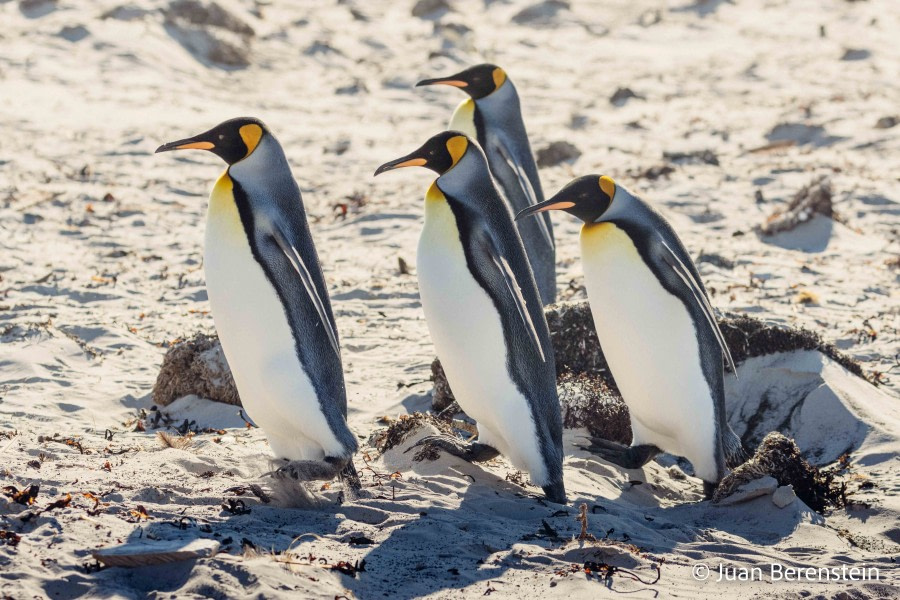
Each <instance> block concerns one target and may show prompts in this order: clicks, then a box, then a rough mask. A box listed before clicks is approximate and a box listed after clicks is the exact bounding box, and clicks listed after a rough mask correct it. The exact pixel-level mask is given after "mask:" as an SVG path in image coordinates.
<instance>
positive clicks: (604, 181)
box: [600, 175, 616, 202]
mask: <svg viewBox="0 0 900 600" xmlns="http://www.w3.org/2000/svg"><path fill="white" fill-rule="evenodd" d="M600 189H601V190H603V193H604V194H606V195H607V196H609V201H610V202H612V199H613V198H614V197H615V195H616V182H615V181H613V180H612V177H607V176H606V175H604V176H603V177H601V178H600Z"/></svg>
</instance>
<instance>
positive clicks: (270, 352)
mask: <svg viewBox="0 0 900 600" xmlns="http://www.w3.org/2000/svg"><path fill="white" fill-rule="evenodd" d="M204 270H205V272H206V287H207V291H208V294H209V302H210V305H211V307H212V315H213V320H214V321H215V324H216V330H217V332H218V334H219V339H220V341H221V342H222V349H223V350H224V352H225V358H226V359H227V360H228V364H229V366H230V367H231V371H232V374H233V375H234V381H235V383H236V384H237V388H238V393H239V394H240V397H241V403H242V404H243V406H244V408H245V409H246V411H247V413H248V414H249V415H250V417H251V418H252V419H253V420H254V421H255V422H256V424H257V425H259V426H260V427H261V428H262V430H263V432H265V434H266V437H267V438H268V440H269V445H270V446H271V447H272V452H273V453H274V454H275V456H276V457H277V458H288V459H291V460H320V459H322V458H324V457H325V456H342V455H344V454H345V451H344V448H343V446H342V445H341V444H340V442H338V440H337V438H336V437H335V436H334V434H333V433H332V431H331V428H330V427H329V426H328V423H327V421H326V420H325V416H324V415H323V414H322V411H321V408H320V405H319V400H318V397H317V395H316V392H315V389H314V388H313V386H312V382H311V381H310V379H309V377H308V376H307V374H306V371H305V370H304V368H303V365H302V363H301V362H300V359H299V358H298V357H297V351H296V347H295V344H294V337H293V334H292V333H291V327H290V324H289V323H288V320H287V316H286V314H285V311H284V307H283V306H282V304H281V301H280V299H279V298H278V294H277V293H276V291H275V288H274V287H273V286H272V285H271V284H270V283H269V281H268V279H267V278H266V275H265V272H264V271H263V269H262V266H261V265H260V264H259V263H258V262H257V261H256V259H255V258H254V257H253V254H252V252H251V250H250V244H249V241H248V239H247V235H246V233H245V231H244V228H243V226H242V224H241V221H240V217H239V215H238V211H237V207H236V206H235V203H234V200H233V196H232V193H231V181H230V178H229V177H228V175H227V174H225V175H223V176H222V177H221V178H220V179H219V181H218V182H217V183H216V187H215V188H214V189H213V193H212V195H211V197H210V206H209V213H208V216H207V225H206V245H205V253H204Z"/></svg>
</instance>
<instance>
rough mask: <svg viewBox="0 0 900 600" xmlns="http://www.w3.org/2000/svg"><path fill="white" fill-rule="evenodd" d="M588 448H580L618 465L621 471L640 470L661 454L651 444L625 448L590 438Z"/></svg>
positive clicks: (607, 441) (614, 443)
mask: <svg viewBox="0 0 900 600" xmlns="http://www.w3.org/2000/svg"><path fill="white" fill-rule="evenodd" d="M590 440H591V445H590V446H582V449H584V450H588V451H590V452H593V453H594V454H596V455H597V456H599V457H600V458H602V459H603V460H605V461H608V462H611V463H613V464H614V465H618V466H620V467H622V468H623V469H640V468H641V467H643V466H644V465H646V464H647V463H648V462H650V461H651V460H653V458H654V457H655V456H656V455H657V454H659V453H660V452H662V450H660V449H659V448H657V447H656V446H654V445H653V444H641V445H639V446H625V445H623V444H618V443H616V442H611V441H609V440H604V439H601V438H595V437H592V438H590Z"/></svg>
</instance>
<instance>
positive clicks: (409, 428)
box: [369, 412, 453, 454]
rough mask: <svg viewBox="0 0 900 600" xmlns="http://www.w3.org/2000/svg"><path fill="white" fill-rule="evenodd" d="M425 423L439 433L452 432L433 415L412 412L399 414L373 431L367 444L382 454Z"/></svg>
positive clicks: (450, 433)
mask: <svg viewBox="0 0 900 600" xmlns="http://www.w3.org/2000/svg"><path fill="white" fill-rule="evenodd" d="M425 425H432V426H433V427H435V428H436V429H437V430H438V431H440V432H441V433H446V434H448V435H452V433H453V430H452V429H451V427H450V425H448V424H447V423H445V422H443V421H440V420H438V419H436V418H435V417H434V415H431V414H428V413H421V412H414V413H413V414H411V415H400V416H399V417H397V418H396V419H394V420H393V421H391V422H390V424H389V425H388V426H387V428H385V429H379V430H377V431H375V432H374V433H373V434H372V436H371V437H370V438H369V445H371V446H374V447H375V448H376V449H377V450H378V451H379V452H381V453H382V454H383V453H385V452H387V451H388V450H390V449H391V448H396V447H397V446H399V445H400V444H402V443H403V440H405V439H406V438H408V437H409V436H410V435H411V434H412V433H414V432H415V431H417V430H419V429H420V428H422V427H424V426H425Z"/></svg>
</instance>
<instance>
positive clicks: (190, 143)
mask: <svg viewBox="0 0 900 600" xmlns="http://www.w3.org/2000/svg"><path fill="white" fill-rule="evenodd" d="M204 135H206V134H203V133H201V134H200V135H197V136H194V137H191V138H185V139H183V140H178V141H177V142H169V143H168V144H163V145H162V146H160V147H159V148H157V149H156V152H154V154H156V153H159V152H169V151H170V150H212V149H213V148H215V147H216V145H215V144H213V143H212V142H210V141H209V140H206V139H203V136H204Z"/></svg>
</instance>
